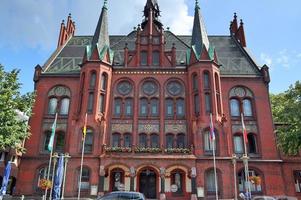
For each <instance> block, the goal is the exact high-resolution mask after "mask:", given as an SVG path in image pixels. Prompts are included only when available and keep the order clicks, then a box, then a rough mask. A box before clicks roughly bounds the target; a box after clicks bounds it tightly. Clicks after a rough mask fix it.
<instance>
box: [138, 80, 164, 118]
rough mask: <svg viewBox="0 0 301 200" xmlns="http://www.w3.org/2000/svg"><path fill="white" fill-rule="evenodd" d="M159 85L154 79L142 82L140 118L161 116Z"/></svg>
mask: <svg viewBox="0 0 301 200" xmlns="http://www.w3.org/2000/svg"><path fill="white" fill-rule="evenodd" d="M159 95H160V94H159V86H158V84H157V83H156V82H155V81H154V80H145V81H144V82H143V83H142V84H141V88H140V99H139V117H140V118H158V117H159Z"/></svg>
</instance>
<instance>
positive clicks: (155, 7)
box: [141, 0, 163, 29]
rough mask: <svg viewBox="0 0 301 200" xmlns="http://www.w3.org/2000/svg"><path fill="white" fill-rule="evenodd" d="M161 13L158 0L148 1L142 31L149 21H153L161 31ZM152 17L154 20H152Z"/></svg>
mask: <svg viewBox="0 0 301 200" xmlns="http://www.w3.org/2000/svg"><path fill="white" fill-rule="evenodd" d="M160 12H161V11H160V8H159V4H158V1H157V0H147V1H146V4H145V6H144V11H143V13H144V17H145V18H144V21H143V22H142V24H141V26H142V29H144V27H145V25H146V24H147V22H148V21H149V20H152V21H153V22H154V23H155V24H156V25H157V26H158V27H159V28H160V29H161V28H162V26H163V25H162V23H161V22H160V20H159V16H160ZM151 15H152V19H150V16H151Z"/></svg>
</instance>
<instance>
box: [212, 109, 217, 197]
mask: <svg viewBox="0 0 301 200" xmlns="http://www.w3.org/2000/svg"><path fill="white" fill-rule="evenodd" d="M210 132H211V133H210V135H211V136H210V138H211V145H212V152H213V169H214V182H215V198H216V200H218V183H217V172H216V159H215V133H214V127H213V120H212V113H210Z"/></svg>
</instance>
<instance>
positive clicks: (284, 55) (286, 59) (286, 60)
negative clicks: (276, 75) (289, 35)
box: [276, 49, 293, 69]
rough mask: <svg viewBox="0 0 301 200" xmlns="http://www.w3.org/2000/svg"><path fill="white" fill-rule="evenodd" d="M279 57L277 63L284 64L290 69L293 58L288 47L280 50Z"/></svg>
mask: <svg viewBox="0 0 301 200" xmlns="http://www.w3.org/2000/svg"><path fill="white" fill-rule="evenodd" d="M277 57H278V58H277V60H276V61H277V64H279V65H281V66H283V67H284V68H286V69H289V68H290V67H291V64H292V62H293V59H292V58H291V57H290V54H289V53H288V51H287V50H286V49H284V50H282V51H280V52H279V53H278V56H277Z"/></svg>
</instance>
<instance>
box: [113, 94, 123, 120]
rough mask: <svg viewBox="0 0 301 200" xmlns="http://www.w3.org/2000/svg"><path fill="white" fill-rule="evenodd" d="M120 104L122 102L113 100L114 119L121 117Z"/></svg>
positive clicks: (118, 99) (117, 99)
mask: <svg viewBox="0 0 301 200" xmlns="http://www.w3.org/2000/svg"><path fill="white" fill-rule="evenodd" d="M121 104H122V100H121V99H120V98H116V99H115V100H114V117H120V116H121Z"/></svg>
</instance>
